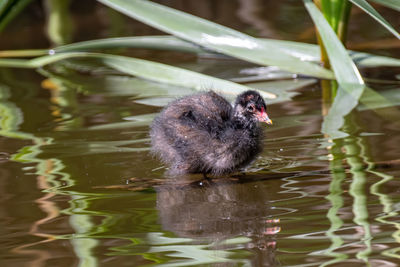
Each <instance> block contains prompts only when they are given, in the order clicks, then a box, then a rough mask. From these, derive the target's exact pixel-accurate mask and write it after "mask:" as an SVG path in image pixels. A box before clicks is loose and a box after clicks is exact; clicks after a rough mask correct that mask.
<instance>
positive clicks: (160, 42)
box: [0, 35, 400, 67]
mask: <svg viewBox="0 0 400 267" xmlns="http://www.w3.org/2000/svg"><path fill="white" fill-rule="evenodd" d="M259 40H260V41H261V42H264V43H266V44H268V45H269V46H271V47H275V48H276V49H280V50H284V51H285V53H287V54H290V55H291V56H293V57H296V58H298V59H300V60H302V61H315V62H319V60H320V49H319V46H318V45H315V44H308V43H300V42H292V41H284V40H273V39H264V38H260V39H259ZM112 48H147V49H160V50H171V51H180V52H188V53H199V54H201V53H209V51H207V50H205V49H202V48H201V47H199V46H196V45H194V44H192V43H190V42H186V41H183V40H180V39H177V38H176V37H174V36H166V35H164V36H137V37H119V38H106V39H98V40H91V41H84V42H78V43H73V44H69V45H64V46H59V47H56V48H54V49H50V50H47V49H36V50H8V51H7V50H5V51H0V57H35V56H44V55H49V54H54V53H64V52H84V51H92V50H96V49H112ZM274 50H275V49H274ZM348 52H349V54H350V56H351V57H352V59H353V60H354V61H355V63H356V64H357V65H358V66H361V67H378V66H393V67H399V66H400V59H396V58H390V57H384V56H378V55H373V54H368V53H362V52H355V51H350V50H348Z"/></svg>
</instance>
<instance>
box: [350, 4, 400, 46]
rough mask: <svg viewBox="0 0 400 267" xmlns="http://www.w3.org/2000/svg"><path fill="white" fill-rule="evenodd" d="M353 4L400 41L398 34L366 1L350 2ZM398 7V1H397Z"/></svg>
mask: <svg viewBox="0 0 400 267" xmlns="http://www.w3.org/2000/svg"><path fill="white" fill-rule="evenodd" d="M350 2H352V3H353V4H355V5H357V6H358V7H359V8H361V9H362V10H364V11H365V12H366V13H367V14H368V15H370V16H371V17H372V18H374V19H375V20H376V21H377V22H379V23H380V24H382V26H383V27H385V28H386V29H387V30H388V31H390V32H391V33H392V34H393V35H394V36H396V38H398V39H400V34H399V33H398V32H397V31H396V30H395V29H394V28H393V27H392V25H390V23H389V22H387V21H386V20H385V19H384V18H383V17H382V16H381V15H380V14H379V13H378V12H377V11H376V10H375V9H374V8H373V7H372V6H371V5H370V4H369V3H368V2H367V1H365V0H350ZM399 5H400V1H399Z"/></svg>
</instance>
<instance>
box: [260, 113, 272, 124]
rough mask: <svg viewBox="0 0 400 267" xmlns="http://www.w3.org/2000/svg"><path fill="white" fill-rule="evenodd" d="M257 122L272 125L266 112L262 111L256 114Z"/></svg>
mask: <svg viewBox="0 0 400 267" xmlns="http://www.w3.org/2000/svg"><path fill="white" fill-rule="evenodd" d="M257 119H258V121H261V122H265V123H266V124H272V120H271V119H270V118H269V117H268V114H267V112H265V111H264V110H262V111H261V112H257Z"/></svg>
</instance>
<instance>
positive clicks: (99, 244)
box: [0, 1, 400, 266]
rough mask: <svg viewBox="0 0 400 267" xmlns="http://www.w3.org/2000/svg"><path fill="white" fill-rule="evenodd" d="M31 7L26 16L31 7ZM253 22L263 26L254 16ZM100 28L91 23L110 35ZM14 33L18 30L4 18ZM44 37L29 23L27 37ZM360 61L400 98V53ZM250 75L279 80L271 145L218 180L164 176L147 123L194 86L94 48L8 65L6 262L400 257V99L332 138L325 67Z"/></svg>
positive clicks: (4, 104) (1, 227)
mask: <svg viewBox="0 0 400 267" xmlns="http://www.w3.org/2000/svg"><path fill="white" fill-rule="evenodd" d="M194 2H195V1H191V3H192V4H193V3H194ZM217 2H218V4H216V5H215V6H208V5H207V3H208V4H210V3H212V1H204V3H203V4H199V5H200V6H202V5H204V6H203V7H204V11H203V12H204V13H201V12H200V14H204V17H207V16H211V15H212V14H217V15H218V14H220V13H221V11H220V8H222V7H223V4H224V3H223V2H224V1H217ZM225 2H226V1H225ZM239 2H240V1H239ZM291 2H293V1H284V3H285V4H286V6H285V5H283V4H282V5H283V6H279V7H272V6H273V5H272V4H265V7H264V8H269V7H270V8H274V9H273V10H280V11H282V10H283V11H282V12H284V11H285V10H286V12H289V11H287V10H291V9H290V7H292V8H297V9H299V8H300V7H301V5H300V6H299V5H298V4H296V5H295V6H294V7H293V6H290V4H291ZM174 4H176V5H178V6H179V7H180V5H184V4H182V3H181V2H179V1H176V3H174ZM242 4H243V3H242ZM193 5H194V4H193ZM210 5H211V4H210ZM225 5H226V3H225ZM237 5H239V4H237ZM237 5H233V7H230V8H231V9H233V11H232V12H238V10H239V11H240V10H242V12H244V11H245V10H246V9H245V8H244V7H243V6H240V5H239V6H237ZM88 6H89V5H87V6H85V7H86V9H83V11H82V13H81V14H78V15H79V16H78V15H77V16H78V18H77V19H79V20H78V21H80V22H81V23H83V22H84V21H85V18H87V16H89V15H88V14H89V13H90V11H92V10H91V9H90V7H88ZM172 6H173V5H172ZM182 8H185V6H183V7H182ZM186 8H187V9H188V10H189V11H190V10H191V8H193V7H191V6H189V7H186ZM234 8H235V9H234ZM38 9H39V7H38V6H34V7H32V10H38ZM76 9H77V8H76V6H75V9H74V10H75V11H76ZM95 10H97V11H96V12H97V13H96V14H99V13H100V14H102V12H105V10H104V9H102V8H101V7H97V9H95ZM213 12H214V13H213ZM389 13H390V12H389ZM210 14H211V15H210ZM217 15H215V16H217ZM29 16H30V17H29ZM32 16H33V17H34V16H36V15H32V14H30V15H28V14H26V15H25V17H24V18H25V19H26V20H28V21H31V20H32ZM37 16H39V15H37ZM211 17H212V16H211ZM244 17H246V16H244ZM218 18H220V19H221V20H222V21H224V17H223V16H219V17H218ZM239 18H241V17H240V16H239ZM29 19H30V20H29ZM82 21H83V22H82ZM217 21H218V19H217ZM227 21H228V19H227ZM277 21H278V22H280V23H281V25H285V23H288V22H287V21H286V20H285V19H284V18H282V17H279V16H276V17H274V19H273V20H272V22H271V24H272V26H271V28H272V29H274V31H276V32H279V31H281V29H277V28H276V27H275V26H274V25H275V24H274V23H276V22H277ZM219 22H220V23H222V22H221V21H219ZM21 23H22V22H19V24H17V25H16V26H15V25H14V26H12V27H14V28H15V27H21ZM38 23H39V24H38V25H39V26H40V25H41V24H40V23H41V22H38ZM88 23H89V22H88ZM90 23H93V22H90ZM90 23H89V24H90ZM246 23H249V24H250V25H252V27H250V26H249V28H245V27H244V25H247V24H246ZM264 23H268V20H265V21H264ZM32 25H33V26H32V27H33V28H35V27H37V28H38V27H39V26H37V25H36V26H35V24H32ZM232 25H233V26H232V27H234V26H235V25H236V26H237V28H239V29H241V30H248V31H250V32H251V31H255V34H260V35H262V34H265V35H268V33H266V32H263V31H261V30H260V29H259V28H257V27H256V26H254V25H260V24H257V23H255V22H254V23H253V24H252V22H249V21H244V19H243V18H241V19H240V21H239V22H237V23H236V24H235V22H234V21H233V22H232ZM305 25H307V24H305ZM102 27H103V28H101V29H102V30H104V28H106V29H109V28H107V27H106V26H102ZM260 27H261V26H260ZM14 28H11V29H14ZM33 28H32V29H33ZM37 28H36V30H37V32H38V35H39V36H40V34H42V33H41V31H39V30H38V29H37ZM261 28H262V29H264V30H267V29H268V28H269V27H266V26H265V25H264V26H263V27H261ZM101 29H100V30H99V31H98V32H96V33H91V34H93V35H97V36H101ZM143 29H144V30H143V31H144V32H145V33H146V34H148V33H147V32H146V31H148V28H147V27H143ZM96 30H97V29H96ZM77 31H78V33H79V36H80V38H84V37H82V36H84V32H83V30H82V29H79V30H77ZM305 32H306V31H305ZM285 34H292V36H293V33H290V32H289V33H285ZM5 36H14V35H13V34H12V33H11V32H10V31H8V32H6V33H5ZM15 38H16V37H15ZM28 39H29V38H28ZM15 43H18V40H17V38H16V39H15V40H13V39H12V38H11V39H10V40H9V42H8V47H7V44H4V43H3V45H2V46H4V49H11V48H12V46H13V45H14V44H15ZM20 45H21V44H20ZM39 45H42V43H41V41H39V40H35V37H33V35H32V39H30V41H29V42H28V43H27V44H25V48H32V47H34V46H39ZM42 47H43V46H42ZM130 53H133V54H135V53H136V52H135V51H133V52H132V51H131V52H130ZM137 53H138V54H140V56H142V57H145V58H150V59H153V60H156V61H164V62H168V63H170V64H174V65H177V66H180V67H185V68H188V69H192V70H196V71H199V72H203V73H207V74H212V75H215V76H217V77H222V78H225V79H232V80H235V79H238V78H239V77H241V78H249V77H250V78H251V76H252V75H254V73H259V72H260V71H261V72H262V73H264V74H265V73H267V74H276V75H283V76H285V75H286V76H287V74H285V73H283V74H282V73H281V72H279V71H277V70H275V69H273V68H272V69H265V68H260V67H257V66H255V65H252V64H248V63H244V62H241V61H237V60H231V59H213V58H195V57H193V56H188V55H184V54H178V56H175V54H173V55H172V56H171V52H157V53H152V52H151V51H150V52H149V51H140V52H137ZM384 53H386V54H387V55H395V54H396V51H392V50H390V49H388V50H384ZM76 69H79V71H76ZM363 73H364V74H365V75H366V76H368V77H371V78H374V79H386V80H392V81H393V82H385V83H375V84H371V87H372V88H374V89H376V90H377V91H379V92H381V93H382V95H384V96H386V97H387V98H388V99H390V100H391V101H393V102H394V103H397V104H398V103H399V95H400V93H399V91H398V88H399V80H398V76H397V81H396V75H398V73H399V68H385V69H365V70H363ZM253 78H254V77H253ZM247 85H249V86H253V87H255V88H258V89H261V90H266V91H272V92H274V93H277V94H278V96H279V97H278V99H277V100H274V101H267V102H268V103H269V105H268V113H269V115H270V118H271V119H272V120H273V122H274V125H272V126H264V128H265V129H264V130H265V135H266V138H265V140H264V141H263V147H264V151H263V153H262V154H261V155H260V156H259V157H258V158H257V160H256V161H255V162H254V163H253V164H252V165H251V166H249V168H248V169H247V170H246V172H245V173H244V174H234V175H232V176H230V177H224V178H220V179H212V180H211V181H203V180H202V179H201V176H200V175H199V176H196V175H193V176H191V177H188V178H186V179H173V178H168V179H167V178H166V177H165V176H164V172H165V167H164V166H163V165H162V164H161V163H160V162H159V161H157V160H156V159H154V158H153V157H152V156H151V155H150V154H149V136H148V130H149V124H150V123H151V121H152V118H153V117H154V116H155V115H156V114H157V113H158V112H159V111H160V109H161V108H162V106H163V105H164V104H165V103H167V102H168V101H169V100H171V99H174V98H176V97H178V96H180V95H184V94H189V93H192V92H193V91H190V90H188V89H183V88H176V87H171V86H166V85H160V84H157V83H152V82H148V81H144V80H140V79H137V78H134V77H130V76H126V75H123V74H121V73H117V72H115V71H112V70H109V69H106V68H104V66H101V65H99V64H97V63H96V62H87V61H73V62H68V63H64V64H58V65H54V66H52V67H49V68H46V69H41V70H22V69H18V70H17V69H5V68H2V69H0V126H1V130H0V173H1V175H0V215H1V216H0V234H1V238H0V248H1V250H0V259H1V261H0V262H1V263H2V264H3V265H4V266H194V265H196V266H398V265H399V264H400V244H399V243H400V222H399V219H400V180H399V176H400V149H399V143H400V127H399V123H398V122H399V121H400V116H398V112H399V110H398V106H397V105H394V106H392V107H386V108H385V107H381V108H375V109H373V110H372V109H370V108H371V106H369V107H367V106H363V105H360V106H359V107H358V108H357V109H356V110H354V112H352V113H351V114H350V115H349V116H348V117H347V118H346V123H345V127H344V130H343V131H344V132H346V133H347V134H348V137H346V138H343V139H338V140H331V139H330V138H329V137H327V136H324V135H323V134H321V131H320V129H321V123H322V121H323V116H322V112H321V110H322V103H321V92H320V91H321V88H320V82H319V81H318V80H316V79H312V78H306V77H296V78H291V79H284V80H273V81H265V80H264V81H262V82H253V83H247ZM213 89H215V90H218V88H213Z"/></svg>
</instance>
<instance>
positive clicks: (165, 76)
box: [0, 52, 276, 98]
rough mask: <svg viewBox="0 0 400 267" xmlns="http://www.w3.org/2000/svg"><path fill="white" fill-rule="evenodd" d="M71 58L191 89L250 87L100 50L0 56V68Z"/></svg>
mask: <svg viewBox="0 0 400 267" xmlns="http://www.w3.org/2000/svg"><path fill="white" fill-rule="evenodd" d="M71 58H94V59H97V60H100V61H101V62H102V63H103V64H105V65H107V66H109V67H111V68H113V69H116V70H118V71H120V72H123V73H126V74H129V75H134V76H137V77H140V78H143V79H147V80H151V81H155V82H160V83H166V84H172V85H175V86H181V87H187V88H193V89H196V90H204V89H207V88H218V90H219V91H221V92H224V93H227V94H235V95H236V94H239V93H241V92H243V91H245V90H248V89H249V87H246V86H243V85H240V84H237V83H234V82H230V81H226V80H222V79H219V78H215V77H211V76H208V75H205V74H201V73H197V72H193V71H190V70H185V69H181V68H177V67H173V66H168V65H165V64H161V63H156V62H152V61H148V60H143V59H137V58H131V57H125V56H117V55H108V54H99V53H83V52H82V53H61V54H56V55H52V56H44V57H39V58H35V59H31V60H23V59H0V67H17V68H39V67H43V66H45V65H48V64H51V63H54V62H58V61H60V60H64V59H71ZM260 93H261V94H262V95H263V97H265V98H276V95H274V94H270V93H267V92H260Z"/></svg>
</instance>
